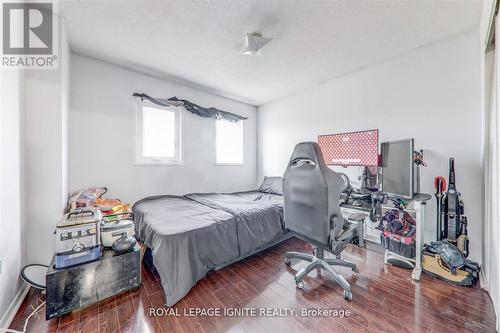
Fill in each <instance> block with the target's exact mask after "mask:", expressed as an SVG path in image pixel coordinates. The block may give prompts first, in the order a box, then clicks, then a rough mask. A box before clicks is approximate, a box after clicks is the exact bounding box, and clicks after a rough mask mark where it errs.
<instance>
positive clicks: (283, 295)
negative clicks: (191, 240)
mask: <svg viewBox="0 0 500 333" xmlns="http://www.w3.org/2000/svg"><path fill="white" fill-rule="evenodd" d="M286 251H311V247H310V246H309V245H307V244H306V243H304V242H302V241H301V240H298V239H295V238H292V239H290V240H287V241H285V242H283V243H281V244H279V245H277V246H275V247H273V248H271V249H268V250H266V251H263V252H261V253H259V254H257V255H254V256H252V257H250V258H247V259H245V260H243V261H240V262H238V263H235V264H233V265H231V266H228V267H226V268H224V269H222V270H220V271H216V272H211V273H210V274H208V275H207V276H206V277H205V278H203V279H202V280H201V281H199V282H198V284H197V285H196V286H195V287H194V288H193V289H192V290H191V291H190V293H189V294H188V295H187V296H186V297H185V298H184V299H183V300H181V301H180V302H179V303H177V304H176V305H175V306H174V307H173V309H174V310H175V311H178V312H179V313H180V314H183V313H184V311H189V309H191V310H192V309H196V308H198V309H210V308H212V309H214V308H218V309H224V308H247V309H250V308H255V309H256V310H257V311H261V309H264V308H268V309H269V311H273V310H274V309H277V310H279V309H295V311H296V312H295V313H302V312H301V311H303V309H310V310H311V311H314V309H318V308H319V309H341V310H344V311H347V310H349V311H350V315H349V316H344V317H343V318H340V317H338V316H337V317H335V316H325V317H317V316H302V315H298V316H294V315H292V316H289V315H287V314H285V316H283V317H264V316H255V317H252V316H240V317H229V316H225V317H207V316H195V317H188V316H184V315H182V316H179V317H176V316H156V317H155V316H150V315H149V314H150V309H151V308H153V309H156V308H161V307H162V305H163V302H164V300H163V291H162V289H161V286H160V283H159V281H160V278H159V276H158V274H157V273H155V272H151V270H149V269H148V268H146V267H144V266H143V267H142V285H141V287H140V288H138V289H136V290H133V291H129V292H125V293H123V294H121V295H119V296H116V297H111V298H109V299H106V300H104V301H101V302H99V303H98V304H95V305H92V306H89V307H87V308H84V309H81V310H78V311H74V312H73V313H71V314H68V315H65V316H63V317H61V318H56V319H52V320H49V321H45V319H44V316H45V314H44V310H40V312H39V314H38V315H37V316H35V317H33V318H32V319H31V320H30V322H29V325H28V332H37V333H38V332H53V333H56V332H59V333H63V332H64V333H65V332H82V333H83V332H85V333H94V332H123V333H125V332H127V333H129V332H134V333H135V332H164V333H169V332H185V333H190V332H207V333H209V332H210V333H211V332H248V333H251V332H259V333H260V332H286V333H291V332H398V333H399V332H454V333H456V332H494V331H495V330H494V327H495V312H494V309H493V306H492V303H491V300H490V298H489V296H488V294H487V293H486V292H485V291H483V290H481V289H479V288H477V287H476V288H465V287H459V286H453V285H450V284H447V283H446V282H444V281H441V280H438V279H435V278H431V277H429V276H426V275H423V276H422V280H421V282H420V283H418V282H414V281H413V280H412V279H411V276H410V275H411V272H410V271H408V270H405V269H402V268H398V267H393V266H388V265H384V263H383V251H382V249H380V248H378V247H377V246H375V245H370V246H369V247H368V249H364V248H357V247H354V246H349V247H348V248H347V249H346V250H345V251H344V258H345V259H348V260H351V261H354V262H355V263H356V264H357V265H358V268H359V271H360V273H359V274H356V273H353V272H351V271H350V270H349V269H347V268H336V269H337V271H339V272H340V273H341V274H342V275H343V276H344V277H345V278H346V279H347V281H348V282H350V283H351V285H352V292H353V300H352V302H347V301H345V300H344V299H343V297H342V289H341V288H340V287H339V286H338V285H336V284H335V283H334V282H333V281H331V280H330V279H329V278H328V276H327V275H326V273H325V272H322V273H318V272H312V273H311V274H310V275H309V276H308V277H307V278H306V279H305V280H304V282H305V288H304V289H303V290H298V289H296V287H295V282H294V279H293V275H294V274H295V273H296V271H297V270H299V269H300V268H301V267H303V266H304V265H305V263H299V262H297V263H292V266H291V267H289V266H286V265H285V263H284V254H285V252H286ZM43 300H45V296H44V295H42V294H41V293H40V292H39V291H37V290H34V289H32V290H30V292H29V295H28V297H27V298H26V299H25V301H24V302H23V304H22V306H21V308H20V309H19V311H18V313H17V314H16V317H15V319H14V321H13V322H12V325H11V328H12V329H17V330H22V326H23V324H24V321H25V319H26V317H27V316H28V315H29V314H30V313H31V312H32V311H33V309H34V308H35V307H36V306H37V304H40V303H41V302H42V301H43ZM247 311H249V310H247ZM282 311H284V310H282Z"/></svg>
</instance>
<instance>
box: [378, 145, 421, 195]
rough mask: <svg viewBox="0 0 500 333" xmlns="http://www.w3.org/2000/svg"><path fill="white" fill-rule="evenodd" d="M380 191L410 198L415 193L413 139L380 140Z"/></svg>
mask: <svg viewBox="0 0 500 333" xmlns="http://www.w3.org/2000/svg"><path fill="white" fill-rule="evenodd" d="M381 150H382V191H384V192H386V193H387V194H388V195H389V196H395V197H399V198H403V199H411V198H413V195H414V194H415V189H414V184H415V182H414V177H415V170H414V164H413V151H414V139H406V140H398V141H390V142H382V144H381Z"/></svg>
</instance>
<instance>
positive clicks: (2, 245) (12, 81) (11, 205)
mask: <svg viewBox="0 0 500 333" xmlns="http://www.w3.org/2000/svg"><path fill="white" fill-rule="evenodd" d="M0 76H1V79H0V85H1V87H0V99H1V101H0V103H1V104H0V105H1V110H0V260H1V261H2V264H1V272H0V328H2V325H5V324H7V323H6V322H5V321H6V320H8V318H7V317H5V318H3V317H4V315H6V316H8V315H9V313H8V309H9V306H10V305H11V302H12V300H13V299H15V298H16V294H17V293H18V291H19V290H20V288H21V285H22V282H21V280H20V279H19V272H20V271H21V267H22V266H23V264H24V262H25V256H26V247H25V244H26V240H25V236H24V234H23V230H24V226H23V220H22V214H21V151H22V147H21V114H22V108H23V75H22V72H21V71H16V70H3V71H0Z"/></svg>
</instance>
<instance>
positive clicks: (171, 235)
mask: <svg viewBox="0 0 500 333" xmlns="http://www.w3.org/2000/svg"><path fill="white" fill-rule="evenodd" d="M282 202H283V200H282V198H281V196H279V195H273V194H264V193H260V192H257V191H250V192H239V193H234V194H216V193H209V194H189V195H186V196H185V197H176V196H157V197H149V198H145V199H143V200H140V201H138V202H137V203H136V204H135V205H134V207H133V212H134V217H135V223H136V226H135V227H136V236H137V238H138V239H139V240H141V241H143V242H144V243H145V245H146V246H147V247H149V248H150V249H151V252H152V255H153V262H154V265H155V268H156V269H157V271H158V272H159V274H160V278H161V283H162V287H163V290H164V292H165V299H166V303H167V305H168V306H172V305H174V304H175V303H177V302H178V301H179V300H180V299H181V298H183V297H184V296H185V295H187V293H188V292H189V290H190V289H191V288H192V287H193V286H194V285H195V284H196V283H197V282H198V280H200V279H201V278H202V277H204V276H205V275H206V274H207V273H208V272H209V271H210V270H214V269H219V268H222V267H224V266H226V265H228V264H230V263H232V262H234V261H236V260H239V259H241V258H244V257H246V256H248V255H251V254H253V253H256V252H258V251H260V250H262V249H264V248H266V247H268V246H270V245H272V244H275V243H277V242H279V241H281V240H283V239H285V237H284V233H283V230H284V228H283V209H282V205H283V204H282Z"/></svg>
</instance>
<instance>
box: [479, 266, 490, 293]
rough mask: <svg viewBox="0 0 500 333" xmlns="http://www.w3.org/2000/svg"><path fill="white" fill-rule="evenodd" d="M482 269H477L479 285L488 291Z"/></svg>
mask: <svg viewBox="0 0 500 333" xmlns="http://www.w3.org/2000/svg"><path fill="white" fill-rule="evenodd" d="M484 274H485V273H484V269H483V267H481V270H480V271H479V286H480V287H481V289H484V290H486V291H488V287H487V286H488V281H487V280H486V275H484Z"/></svg>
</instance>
